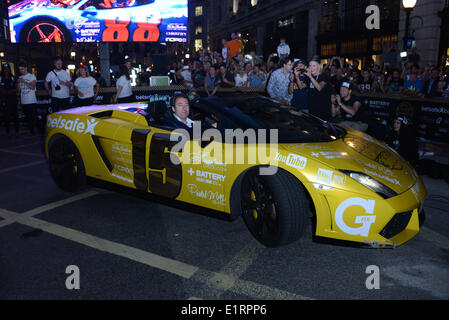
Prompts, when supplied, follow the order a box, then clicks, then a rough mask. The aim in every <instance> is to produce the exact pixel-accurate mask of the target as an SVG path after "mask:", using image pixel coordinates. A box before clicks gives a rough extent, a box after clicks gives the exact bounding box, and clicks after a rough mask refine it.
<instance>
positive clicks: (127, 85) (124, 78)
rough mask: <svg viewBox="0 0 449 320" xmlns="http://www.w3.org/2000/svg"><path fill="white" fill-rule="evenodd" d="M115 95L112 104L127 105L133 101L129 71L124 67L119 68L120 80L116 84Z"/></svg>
mask: <svg viewBox="0 0 449 320" xmlns="http://www.w3.org/2000/svg"><path fill="white" fill-rule="evenodd" d="M115 85H116V87H117V93H116V94H115V96H114V99H113V100H114V103H127V102H133V101H134V95H133V90H132V87H131V78H130V76H129V69H128V67H127V66H126V65H124V64H122V65H121V66H120V78H118V79H117V82H116V84H115Z"/></svg>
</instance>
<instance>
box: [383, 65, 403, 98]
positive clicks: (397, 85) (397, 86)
mask: <svg viewBox="0 0 449 320" xmlns="http://www.w3.org/2000/svg"><path fill="white" fill-rule="evenodd" d="M403 88H404V79H401V73H400V72H399V70H398V69H393V74H392V75H390V76H389V77H388V79H387V82H386V84H385V92H386V93H396V94H398V93H401V92H402V90H403Z"/></svg>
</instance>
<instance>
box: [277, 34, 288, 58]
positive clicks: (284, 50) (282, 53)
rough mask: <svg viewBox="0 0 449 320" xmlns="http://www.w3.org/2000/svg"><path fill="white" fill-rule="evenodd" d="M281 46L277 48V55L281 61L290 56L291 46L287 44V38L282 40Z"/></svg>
mask: <svg viewBox="0 0 449 320" xmlns="http://www.w3.org/2000/svg"><path fill="white" fill-rule="evenodd" d="M280 42H281V43H279V45H278V46H277V49H276V51H277V54H278V57H279V59H281V60H282V59H285V58H287V57H288V56H289V55H290V46H289V45H288V44H287V43H286V42H285V38H281V39H280Z"/></svg>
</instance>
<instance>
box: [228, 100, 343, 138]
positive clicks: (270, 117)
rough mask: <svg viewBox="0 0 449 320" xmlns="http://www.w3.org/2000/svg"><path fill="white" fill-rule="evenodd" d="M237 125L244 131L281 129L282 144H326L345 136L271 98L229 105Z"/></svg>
mask: <svg viewBox="0 0 449 320" xmlns="http://www.w3.org/2000/svg"><path fill="white" fill-rule="evenodd" d="M229 108H230V111H232V113H233V114H234V115H235V117H236V118H237V119H238V120H237V121H236V122H237V123H238V125H239V126H240V127H243V128H245V129H247V128H252V129H267V130H269V129H278V140H279V142H285V143H287V142H326V141H333V140H336V139H339V138H341V137H342V136H344V135H345V133H346V132H345V130H344V129H342V128H340V127H337V126H333V125H332V124H330V123H328V122H325V121H323V120H321V119H319V118H316V117H314V116H312V115H310V114H308V113H306V112H297V111H291V109H289V108H288V107H287V106H283V105H281V104H280V103H278V102H275V101H273V100H271V99H268V98H262V97H260V98H254V99H247V100H246V101H242V102H238V103H235V104H231V105H230V107H229Z"/></svg>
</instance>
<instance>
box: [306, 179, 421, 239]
mask: <svg viewBox="0 0 449 320" xmlns="http://www.w3.org/2000/svg"><path fill="white" fill-rule="evenodd" d="M425 196H426V189H425V187H424V184H423V183H422V181H421V180H420V179H419V178H417V180H416V183H415V185H414V186H413V187H412V188H410V189H408V190H407V191H406V192H403V193H402V194H400V195H398V196H396V197H393V198H390V199H379V198H378V197H372V198H370V197H367V196H366V195H357V194H354V193H350V192H347V191H344V190H336V189H333V190H328V191H322V192H321V201H320V202H321V204H324V205H322V207H321V210H323V211H328V212H329V215H330V219H328V221H326V220H325V219H323V218H321V219H320V212H319V210H317V228H316V234H315V235H316V237H319V238H323V237H324V238H330V239H334V240H339V241H345V242H354V243H358V244H359V245H360V246H363V247H371V248H384V247H385V248H387V247H389V248H392V247H396V246H399V245H402V244H403V243H405V242H407V241H408V240H410V239H412V238H413V237H414V236H416V235H417V234H418V233H419V230H420V226H421V225H422V224H423V222H424V210H423V209H422V207H423V201H424V198H425ZM322 216H324V215H322Z"/></svg>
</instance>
